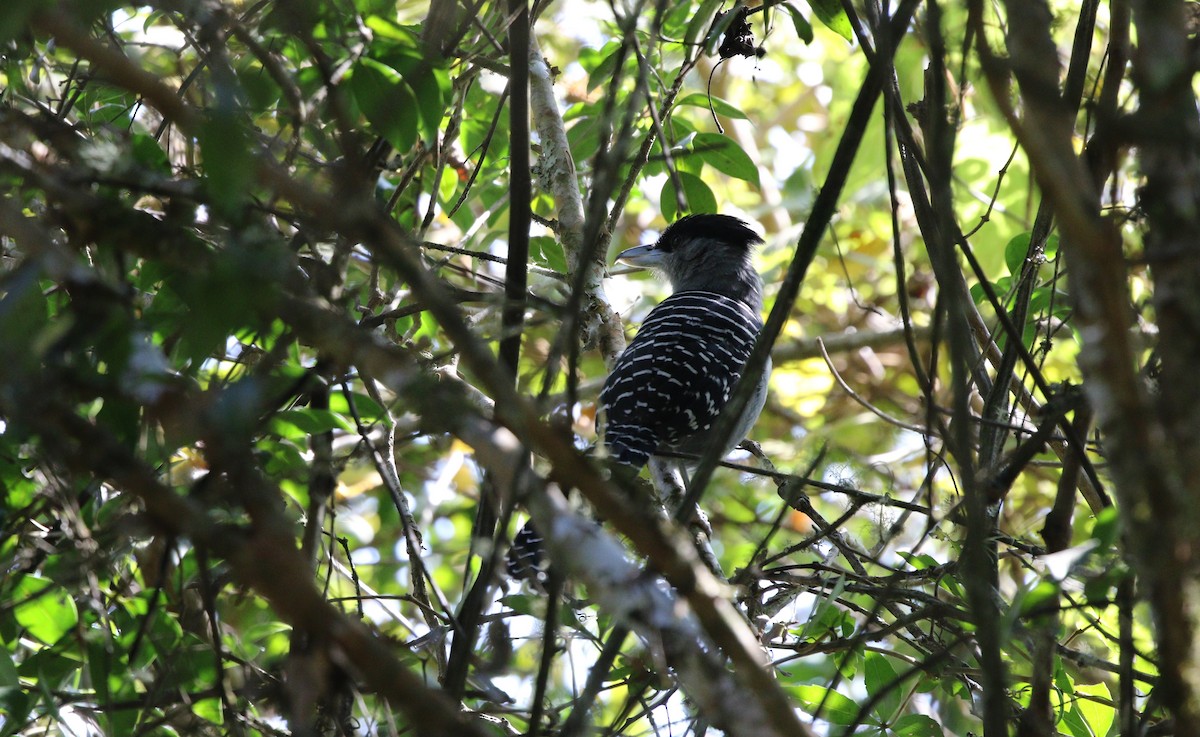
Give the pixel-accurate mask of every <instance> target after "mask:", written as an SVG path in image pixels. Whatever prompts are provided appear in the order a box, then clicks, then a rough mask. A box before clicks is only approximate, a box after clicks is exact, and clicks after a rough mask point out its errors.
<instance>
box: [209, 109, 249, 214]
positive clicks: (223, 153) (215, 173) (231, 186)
mask: <svg viewBox="0 0 1200 737" xmlns="http://www.w3.org/2000/svg"><path fill="white" fill-rule="evenodd" d="M230 106H232V103H228V106H227V105H226V104H224V103H219V104H218V107H217V109H216V110H215V111H214V112H213V113H212V114H211V115H209V116H207V117H206V118H205V119H204V122H203V123H201V125H200V132H199V136H198V138H199V141H200V151H201V153H202V154H203V155H204V179H205V185H206V190H207V191H208V194H209V196H210V197H212V199H213V204H215V205H216V206H217V209H218V210H219V211H221V212H223V213H224V214H226V215H231V214H233V213H235V212H237V211H238V210H240V209H241V207H242V205H243V204H245V202H246V201H247V200H248V199H249V197H250V183H251V181H252V180H253V178H254V157H253V156H251V155H250V137H249V136H248V135H247V134H246V129H245V127H244V126H243V119H242V118H241V117H239V116H238V115H237V114H236V113H235V112H234V110H233V109H232V108H231V107H230Z"/></svg>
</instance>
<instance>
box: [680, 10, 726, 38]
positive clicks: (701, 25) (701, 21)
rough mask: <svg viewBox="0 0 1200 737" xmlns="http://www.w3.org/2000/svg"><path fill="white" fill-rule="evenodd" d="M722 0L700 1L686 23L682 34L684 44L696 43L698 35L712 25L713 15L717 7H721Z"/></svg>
mask: <svg viewBox="0 0 1200 737" xmlns="http://www.w3.org/2000/svg"><path fill="white" fill-rule="evenodd" d="M723 2H724V0H704V2H702V3H700V7H699V8H698V9H697V10H696V14H695V15H693V16H692V20H691V22H689V23H688V27H687V30H686V31H685V32H684V34H683V42H684V44H686V45H688V46H691V45H692V44H694V43H696V40H697V39H699V38H700V35H701V34H703V33H704V31H705V29H707V28H708V27H709V26H710V25H712V19H713V16H714V15H716V12H717V8H719V7H721V4H722V3H723Z"/></svg>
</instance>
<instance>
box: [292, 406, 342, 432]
mask: <svg viewBox="0 0 1200 737" xmlns="http://www.w3.org/2000/svg"><path fill="white" fill-rule="evenodd" d="M276 421H277V422H282V423H286V424H289V425H293V426H295V427H297V428H299V429H300V430H302V431H303V432H304V433H305V434H307V435H319V434H320V433H323V432H329V431H330V430H345V431H347V432H355V428H354V424H353V423H352V422H350V421H349V420H347V419H346V418H345V417H342V416H341V415H339V414H337V413H335V412H330V411H329V410H327V409H313V408H312V407H302V408H299V409H288V410H284V411H282V412H279V413H277V414H276V415H275V416H274V417H273V418H272V422H276Z"/></svg>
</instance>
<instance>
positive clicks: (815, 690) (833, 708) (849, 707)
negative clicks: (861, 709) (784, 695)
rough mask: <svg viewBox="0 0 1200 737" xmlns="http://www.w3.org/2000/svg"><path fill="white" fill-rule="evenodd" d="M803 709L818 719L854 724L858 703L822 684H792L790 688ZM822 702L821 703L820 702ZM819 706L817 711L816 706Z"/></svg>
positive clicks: (856, 717)
mask: <svg viewBox="0 0 1200 737" xmlns="http://www.w3.org/2000/svg"><path fill="white" fill-rule="evenodd" d="M791 691H792V693H793V694H795V695H796V698H797V699H799V700H800V703H801V704H803V706H804V709H805V711H807V712H808V713H809V714H812V715H813V716H814V717H816V718H818V719H824V720H826V721H828V722H833V723H834V724H843V725H844V724H854V722H855V720H856V719H858V704H856V703H854V700H853V699H851V698H850V697H848V696H845V695H843V694H841V693H838V692H837V691H834V690H832V689H829V688H826V687H824V686H811V685H810V686H794V687H792V689H791ZM822 702H823V704H822ZM818 706H820V707H821V711H820V713H817V711H816V710H817V707H818Z"/></svg>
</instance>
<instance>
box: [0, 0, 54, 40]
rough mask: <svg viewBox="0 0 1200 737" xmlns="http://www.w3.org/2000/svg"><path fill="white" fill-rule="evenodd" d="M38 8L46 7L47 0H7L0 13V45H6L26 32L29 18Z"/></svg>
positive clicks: (47, 4) (48, 4)
mask: <svg viewBox="0 0 1200 737" xmlns="http://www.w3.org/2000/svg"><path fill="white" fill-rule="evenodd" d="M38 6H43V7H48V6H50V3H49V2H47V0H9V1H8V2H7V3H5V7H4V12H3V13H0V43H2V44H7V43H8V42H9V41H12V40H13V39H15V38H17V37H18V36H20V35H21V34H23V33H25V32H26V29H27V27H28V26H27V25H26V23H28V21H29V18H30V16H32V15H33V12H34V11H35V10H37V9H38Z"/></svg>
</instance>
